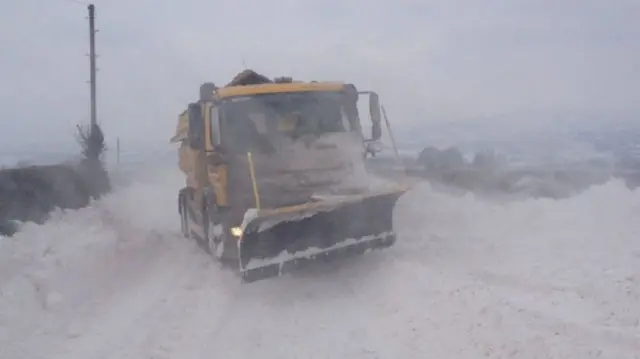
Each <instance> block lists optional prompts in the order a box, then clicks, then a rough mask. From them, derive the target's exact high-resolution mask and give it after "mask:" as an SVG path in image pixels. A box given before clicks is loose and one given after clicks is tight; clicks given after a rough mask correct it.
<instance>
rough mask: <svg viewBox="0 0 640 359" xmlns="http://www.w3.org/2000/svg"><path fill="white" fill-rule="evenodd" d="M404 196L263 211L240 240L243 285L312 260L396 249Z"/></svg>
mask: <svg viewBox="0 0 640 359" xmlns="http://www.w3.org/2000/svg"><path fill="white" fill-rule="evenodd" d="M404 192H406V190H396V191H391V192H385V193H372V194H368V195H365V196H362V195H358V196H349V197H342V198H340V199H324V200H321V201H318V202H311V203H307V204H304V205H300V206H294V207H285V208H279V209H274V210H269V211H266V212H264V213H260V214H259V215H257V216H256V217H255V218H253V219H251V220H249V222H248V223H247V224H246V225H245V227H244V229H243V234H242V237H241V239H240V242H239V252H240V271H241V273H242V280H243V282H245V283H248V282H253V281H256V280H260V279H266V278H269V277H276V276H279V275H282V274H284V273H287V272H290V271H292V270H294V269H295V268H297V267H299V266H301V265H303V264H304V263H306V262H309V261H315V260H318V259H323V260H326V259H334V258H340V257H345V256H349V255H354V254H362V253H364V252H366V251H368V250H371V249H377V248H386V247H390V246H392V245H393V244H394V243H395V240H396V234H395V232H394V230H393V209H394V207H395V204H396V202H397V200H398V199H399V198H400V196H401V195H402V194H403V193H404Z"/></svg>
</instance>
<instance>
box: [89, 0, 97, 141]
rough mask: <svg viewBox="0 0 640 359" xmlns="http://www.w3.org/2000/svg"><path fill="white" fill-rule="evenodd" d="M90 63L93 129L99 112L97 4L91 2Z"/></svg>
mask: <svg viewBox="0 0 640 359" xmlns="http://www.w3.org/2000/svg"><path fill="white" fill-rule="evenodd" d="M87 8H88V9H89V63H90V67H91V68H90V71H91V80H90V84H91V129H93V128H94V127H95V125H97V123H98V112H97V109H96V43H95V42H96V39H95V35H96V30H95V6H94V5H93V4H89V6H88V7H87Z"/></svg>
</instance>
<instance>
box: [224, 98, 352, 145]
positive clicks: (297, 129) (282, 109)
mask: <svg viewBox="0 0 640 359" xmlns="http://www.w3.org/2000/svg"><path fill="white" fill-rule="evenodd" d="M343 103H344V97H343V95H342V94H341V93H335V92H296V93H277V94H265V95H254V96H243V97H236V98H230V99H228V100H225V101H223V103H222V105H221V110H222V122H223V124H222V127H223V128H224V130H223V132H224V135H223V137H224V138H225V141H224V142H225V148H227V150H228V151H230V152H234V153H244V152H246V151H259V152H269V151H273V150H274V144H275V143H276V142H278V141H282V140H283V139H290V140H296V139H298V138H300V137H303V136H312V137H317V136H321V135H323V134H327V133H333V132H346V131H351V130H352V126H351V124H350V121H349V119H348V118H347V115H346V113H345V111H344V108H343Z"/></svg>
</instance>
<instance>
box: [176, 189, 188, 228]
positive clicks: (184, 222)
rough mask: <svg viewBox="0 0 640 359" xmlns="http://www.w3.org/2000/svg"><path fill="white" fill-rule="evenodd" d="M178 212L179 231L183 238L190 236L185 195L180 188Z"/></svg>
mask: <svg viewBox="0 0 640 359" xmlns="http://www.w3.org/2000/svg"><path fill="white" fill-rule="evenodd" d="M178 213H179V214H180V231H181V232H182V236H183V237H184V238H191V230H190V229H189V210H188V209H187V197H186V195H185V191H184V190H181V191H180V193H179V194H178Z"/></svg>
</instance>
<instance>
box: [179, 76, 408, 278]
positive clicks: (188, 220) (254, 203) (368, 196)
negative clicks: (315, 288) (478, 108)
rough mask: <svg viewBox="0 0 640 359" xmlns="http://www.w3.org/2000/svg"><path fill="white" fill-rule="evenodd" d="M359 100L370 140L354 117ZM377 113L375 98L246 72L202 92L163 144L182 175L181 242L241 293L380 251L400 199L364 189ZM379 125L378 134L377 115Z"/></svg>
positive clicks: (392, 236)
mask: <svg viewBox="0 0 640 359" xmlns="http://www.w3.org/2000/svg"><path fill="white" fill-rule="evenodd" d="M367 95H368V97H369V112H370V116H369V117H370V119H371V137H370V138H365V135H364V134H363V132H364V131H363V129H362V126H361V122H360V117H359V111H358V106H357V104H358V99H359V98H360V97H364V96H367ZM381 108H382V110H383V111H382V113H383V114H385V113H384V108H383V107H381V106H380V104H379V99H378V95H377V94H376V93H375V92H372V91H358V90H357V89H356V87H355V86H354V85H353V84H348V83H339V82H317V81H311V82H301V81H293V80H292V79H291V78H287V77H280V78H275V79H270V78H268V77H266V76H263V75H261V74H259V73H257V72H255V71H253V70H245V71H242V72H240V73H239V74H238V75H237V76H236V77H235V78H234V79H233V81H231V82H230V83H229V84H227V85H225V86H222V87H218V86H216V85H215V84H214V83H211V82H207V83H204V84H202V85H201V86H200V96H199V100H198V101H196V102H193V103H190V104H188V106H187V109H186V110H185V111H184V112H183V113H182V114H181V115H180V116H179V118H178V126H177V129H176V133H175V135H174V136H173V138H172V139H171V142H173V143H176V144H180V147H179V161H178V162H179V167H180V170H181V171H182V172H183V173H184V174H185V175H186V186H185V187H184V188H182V189H180V190H179V191H178V201H177V202H178V213H179V214H180V220H181V221H180V224H181V231H182V234H183V235H184V236H185V237H187V238H194V239H195V240H196V241H197V242H198V244H199V245H200V246H201V247H202V248H203V249H204V250H205V251H207V252H208V253H209V254H211V255H212V256H213V257H214V258H215V259H216V260H218V261H220V263H222V264H223V265H225V264H228V265H231V267H232V268H233V269H234V270H237V271H239V273H240V274H241V277H242V281H243V282H245V283H246V282H252V281H255V280H259V279H265V278H269V277H274V276H279V275H281V274H283V273H287V272H290V271H291V270H292V269H294V268H297V267H298V266H299V265H301V264H303V263H306V262H308V261H315V260H318V259H322V258H326V259H333V258H343V257H344V256H345V255H352V254H362V253H364V252H366V251H368V250H371V249H376V248H386V247H390V246H392V245H393V244H394V243H395V241H396V233H395V232H394V229H393V221H392V219H393V218H392V214H393V209H394V207H395V204H396V202H397V200H398V199H399V198H400V196H401V195H402V194H403V193H405V192H406V191H407V190H408V188H407V187H406V186H404V185H401V184H393V185H388V184H386V186H382V187H381V186H378V187H376V185H375V183H372V182H371V181H369V177H368V176H367V174H366V169H365V161H366V157H367V156H369V155H373V156H375V154H376V153H377V152H379V151H381V150H382V146H381V141H380V138H381V135H382V116H381V111H380V109H381ZM385 123H386V125H387V129H389V130H390V128H389V123H388V120H387V119H386V114H385ZM394 146H395V144H394Z"/></svg>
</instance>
